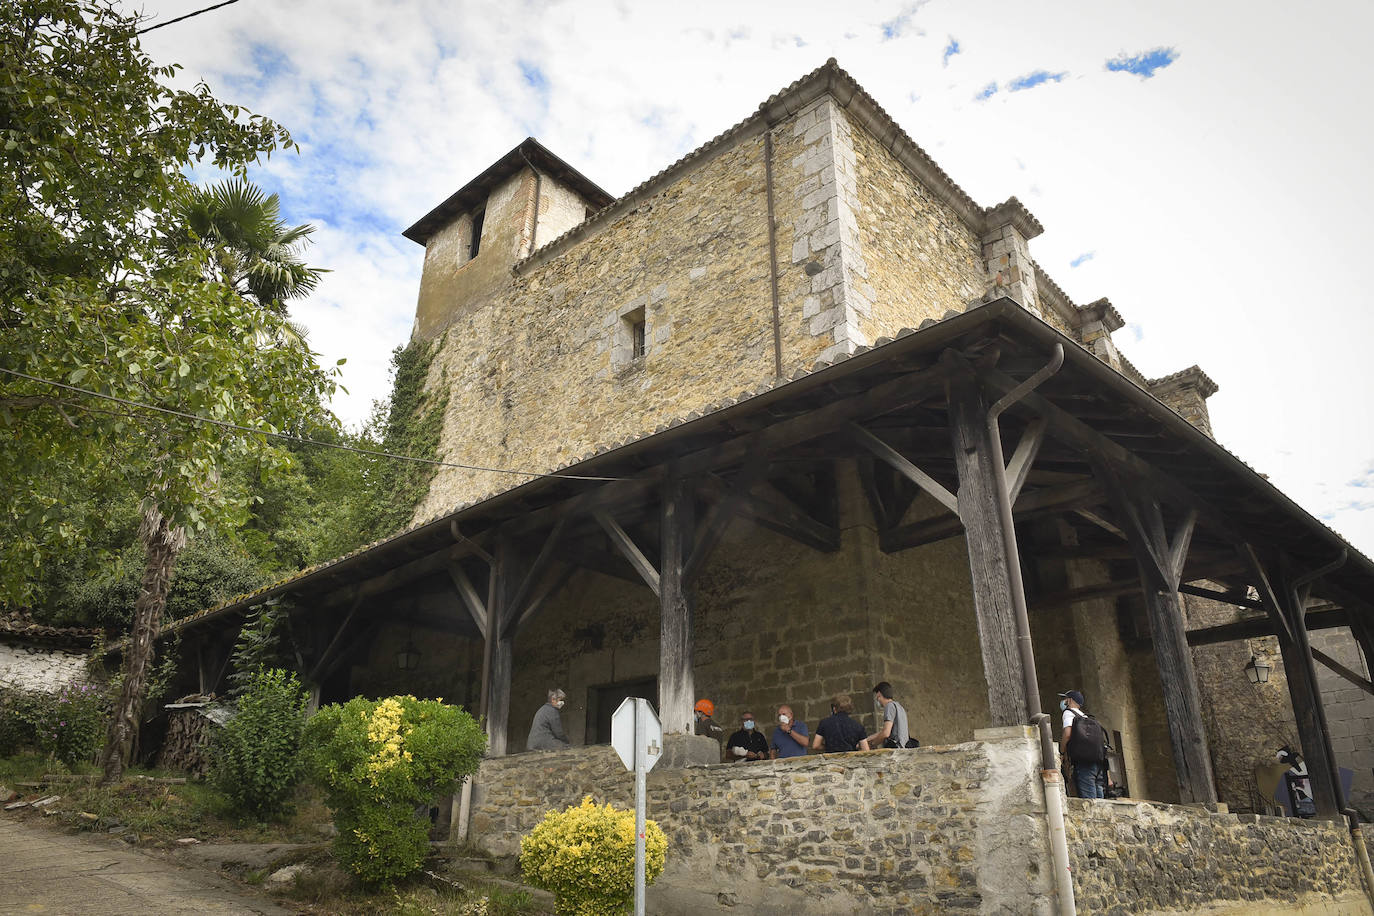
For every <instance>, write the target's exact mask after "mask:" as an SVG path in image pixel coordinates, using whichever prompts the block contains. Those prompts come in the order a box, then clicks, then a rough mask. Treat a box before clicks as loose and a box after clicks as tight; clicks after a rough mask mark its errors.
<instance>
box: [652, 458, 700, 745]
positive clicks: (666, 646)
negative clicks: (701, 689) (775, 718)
mask: <svg viewBox="0 0 1374 916" xmlns="http://www.w3.org/2000/svg"><path fill="white" fill-rule="evenodd" d="M692 510H693V505H692V488H691V485H690V484H688V482H687V481H685V480H683V479H681V478H679V477H669V478H668V479H667V480H666V481H664V484H663V506H662V530H661V536H660V539H659V540H660V546H661V556H660V561H659V588H658V600H659V611H660V621H661V623H660V626H661V630H660V642H659V675H658V715H659V719H660V721H661V722H662V723H663V732H664V734H681V735H690V734H691V733H692V724H693V723H692V705H693V703H694V702H695V697H694V696H693V694H694V692H695V690H696V685H695V682H694V680H693V665H694V651H693V650H694V637H693V634H692V597H691V586H690V585H689V584H688V583H687V582H686V581H684V579H683V568H684V566H685V565H686V562H687V552H688V551H689V550H691V548H692V541H693V537H694V534H695V531H694V527H695V520H694V518H693V511H692Z"/></svg>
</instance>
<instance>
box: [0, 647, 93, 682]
mask: <svg viewBox="0 0 1374 916" xmlns="http://www.w3.org/2000/svg"><path fill="white" fill-rule="evenodd" d="M85 674H86V656H85V655H83V654H80V653H77V652H64V651H63V650H61V649H52V648H39V647H35V646H20V645H7V644H0V687H14V688H16V689H19V690H33V691H39V692H42V693H56V692H57V691H58V690H59V689H61V688H62V687H64V686H65V685H67V684H71V683H74V682H76V681H78V680H80V679H81V678H82V677H84V676H85Z"/></svg>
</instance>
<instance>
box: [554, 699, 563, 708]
mask: <svg viewBox="0 0 1374 916" xmlns="http://www.w3.org/2000/svg"><path fill="white" fill-rule="evenodd" d="M564 702H565V701H564V700H554V701H553V708H554V709H562V708H563V703H564Z"/></svg>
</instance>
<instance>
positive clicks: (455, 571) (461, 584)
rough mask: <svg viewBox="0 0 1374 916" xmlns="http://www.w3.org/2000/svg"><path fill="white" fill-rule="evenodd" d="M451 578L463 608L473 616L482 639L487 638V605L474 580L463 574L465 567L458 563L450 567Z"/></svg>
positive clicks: (451, 564)
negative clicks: (473, 582)
mask: <svg viewBox="0 0 1374 916" xmlns="http://www.w3.org/2000/svg"><path fill="white" fill-rule="evenodd" d="M448 575H449V578H450V579H452V580H453V587H454V589H455V590H457V592H458V597H459V598H460V599H461V600H462V602H463V606H464V607H466V608H467V609H468V613H469V614H471V615H472V622H473V623H475V624H477V632H479V633H481V634H482V638H483V639H486V638H487V603H486V602H485V601H483V600H482V596H481V595H479V594H477V589H476V588H475V587H473V584H472V580H471V579H469V578H468V574H467V573H465V572H463V567H461V566H459V565H458V564H457V563H450V564H449V565H448Z"/></svg>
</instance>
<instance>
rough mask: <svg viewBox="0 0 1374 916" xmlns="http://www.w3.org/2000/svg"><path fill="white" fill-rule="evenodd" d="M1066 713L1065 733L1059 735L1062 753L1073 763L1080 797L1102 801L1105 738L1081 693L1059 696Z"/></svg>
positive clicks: (1067, 692) (1064, 757) (1104, 779)
mask: <svg viewBox="0 0 1374 916" xmlns="http://www.w3.org/2000/svg"><path fill="white" fill-rule="evenodd" d="M1059 696H1060V697H1062V699H1061V700H1060V701H1059V708H1060V709H1061V710H1063V713H1064V715H1063V720H1062V724H1063V731H1062V732H1061V734H1060V736H1059V752H1060V754H1061V756H1062V757H1063V759H1065V760H1067V761H1069V762H1070V763H1071V764H1073V782H1074V786H1075V787H1077V789H1078V797H1079V798H1103V797H1104V793H1103V785H1104V783H1105V782H1106V769H1107V751H1106V740H1105V738H1106V735H1105V732H1104V731H1103V729H1102V726H1101V724H1100V723H1098V721H1097V720H1096V719H1094V718H1093V717H1092V716H1090V715H1089V714H1088V711H1087V710H1086V709H1085V708H1084V707H1085V706H1086V705H1087V701H1086V700H1085V699H1084V698H1083V694H1082V692H1081V691H1078V690H1066V691H1064V692H1063V693H1061V694H1060V695H1059Z"/></svg>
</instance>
